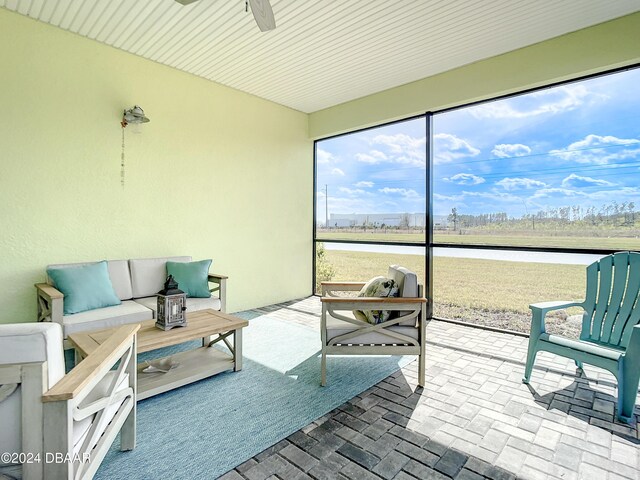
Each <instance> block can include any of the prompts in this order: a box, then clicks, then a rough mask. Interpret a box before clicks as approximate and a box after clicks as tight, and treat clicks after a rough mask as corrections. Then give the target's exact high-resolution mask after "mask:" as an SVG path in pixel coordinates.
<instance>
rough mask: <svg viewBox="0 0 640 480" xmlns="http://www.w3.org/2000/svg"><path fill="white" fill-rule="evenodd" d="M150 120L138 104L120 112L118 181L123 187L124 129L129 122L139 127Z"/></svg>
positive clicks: (135, 131) (136, 131)
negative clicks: (120, 142)
mask: <svg viewBox="0 0 640 480" xmlns="http://www.w3.org/2000/svg"><path fill="white" fill-rule="evenodd" d="M149 121H150V120H149V119H148V118H147V117H146V116H145V114H144V110H142V108H141V107H140V106H139V105H134V106H133V107H132V108H130V109H128V110H125V111H124V113H123V114H122V120H121V121H120V126H121V127H122V155H121V156H120V183H121V184H122V188H124V129H125V128H126V127H127V125H129V124H131V125H133V126H134V127H136V128H139V127H140V125H141V124H143V123H148V122H149ZM134 133H138V130H137V129H134Z"/></svg>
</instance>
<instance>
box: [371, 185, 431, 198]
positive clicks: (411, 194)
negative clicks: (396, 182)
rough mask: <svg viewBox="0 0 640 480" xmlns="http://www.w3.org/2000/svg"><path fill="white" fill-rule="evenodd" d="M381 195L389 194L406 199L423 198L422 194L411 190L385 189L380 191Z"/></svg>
mask: <svg viewBox="0 0 640 480" xmlns="http://www.w3.org/2000/svg"><path fill="white" fill-rule="evenodd" d="M378 191H379V192H380V193H384V194H386V195H389V194H398V195H401V196H403V197H404V198H421V197H420V194H419V193H418V192H416V191H415V190H413V189H411V188H390V187H384V188H381V189H379V190H378Z"/></svg>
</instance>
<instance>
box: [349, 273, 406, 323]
mask: <svg viewBox="0 0 640 480" xmlns="http://www.w3.org/2000/svg"><path fill="white" fill-rule="evenodd" d="M397 296H398V284H397V283H396V281H395V280H392V279H390V278H385V277H375V278H372V279H371V280H369V281H368V282H367V283H366V284H365V285H364V287H362V289H361V290H360V292H359V293H358V297H397ZM353 315H354V316H355V317H356V318H357V319H358V320H362V321H363V322H369V323H371V324H373V325H377V324H378V323H382V322H386V321H387V320H389V317H390V315H391V312H390V311H389V310H364V311H363V310H354V311H353Z"/></svg>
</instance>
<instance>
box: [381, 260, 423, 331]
mask: <svg viewBox="0 0 640 480" xmlns="http://www.w3.org/2000/svg"><path fill="white" fill-rule="evenodd" d="M387 276H388V277H389V278H392V279H394V280H395V281H396V283H397V284H398V287H399V293H398V296H399V297H405V298H417V297H418V276H417V275H416V274H415V273H413V272H412V271H411V270H409V269H407V268H404V267H401V266H399V265H391V266H390V267H389V271H388V272H387ZM398 313H399V314H400V315H404V314H406V313H410V312H398ZM399 325H403V326H405V325H406V326H410V325H412V326H414V327H415V326H416V325H417V319H415V318H414V319H413V320H405V321H404V322H400V323H399Z"/></svg>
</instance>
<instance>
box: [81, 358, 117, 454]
mask: <svg viewBox="0 0 640 480" xmlns="http://www.w3.org/2000/svg"><path fill="white" fill-rule="evenodd" d="M116 373H117V372H116V371H115V370H111V371H110V372H108V373H107V374H106V375H105V376H104V378H103V379H102V380H100V382H98V384H97V385H96V386H95V387H94V388H93V390H91V392H90V393H89V395H87V396H86V397H85V399H84V400H83V401H82V402H81V403H80V407H81V408H82V407H86V406H87V405H89V404H90V403H92V402H95V401H96V400H99V399H101V398H103V397H105V396H106V393H107V389H108V388H109V387H110V386H111V382H112V381H113V379H114V377H115V375H116ZM128 387H129V374H128V373H125V374H124V376H123V378H122V380H121V381H120V383H119V384H118V386H117V387H116V391H120V390H125V389H126V388H128ZM123 402H124V400H123V401H122V402H116V403H114V404H113V405H109V406H108V407H107V408H106V409H105V411H104V414H105V415H106V417H107V421H106V422H105V423H104V427H103V429H102V431H103V432H104V430H105V429H106V427H108V426H109V422H110V421H111V419H112V418H113V417H114V416H115V414H116V413H117V412H118V409H119V408H120V405H122V403H123ZM94 418H95V415H91V416H89V417H87V418H83V419H82V420H80V421H74V422H73V453H77V452H78V451H79V450H80V448H81V447H82V442H84V440H85V438H86V437H87V434H88V433H89V429H90V428H91V423H92V422H93V419H94ZM100 433H102V432H100Z"/></svg>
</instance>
